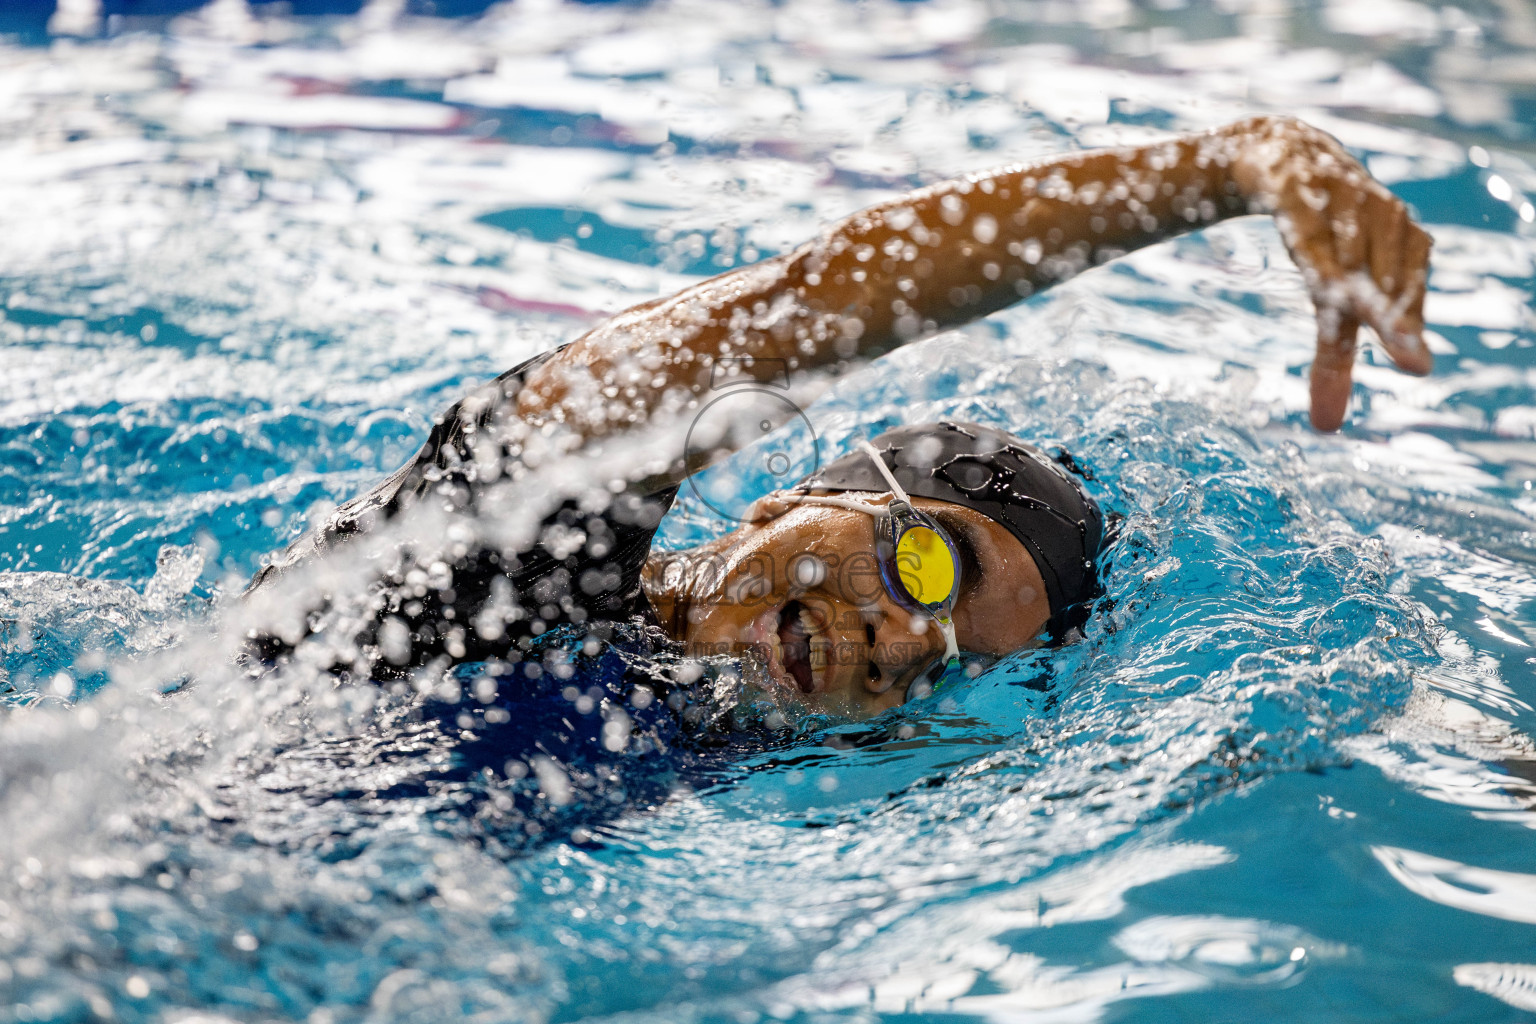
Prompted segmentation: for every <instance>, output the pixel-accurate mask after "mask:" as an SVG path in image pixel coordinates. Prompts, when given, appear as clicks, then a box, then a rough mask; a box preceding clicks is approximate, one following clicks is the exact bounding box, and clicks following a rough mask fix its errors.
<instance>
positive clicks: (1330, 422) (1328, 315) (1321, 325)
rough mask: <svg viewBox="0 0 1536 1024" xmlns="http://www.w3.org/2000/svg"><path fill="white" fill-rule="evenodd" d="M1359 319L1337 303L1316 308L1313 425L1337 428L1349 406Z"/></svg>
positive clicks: (1328, 428) (1313, 362) (1327, 428)
mask: <svg viewBox="0 0 1536 1024" xmlns="http://www.w3.org/2000/svg"><path fill="white" fill-rule="evenodd" d="M1359 330H1360V321H1359V319H1358V318H1357V317H1355V316H1354V315H1353V314H1352V313H1349V312H1346V311H1344V310H1341V309H1339V308H1338V307H1336V306H1323V305H1319V306H1318V310H1317V357H1316V358H1315V359H1314V360H1313V361H1312V376H1311V391H1312V425H1313V426H1314V427H1316V428H1317V429H1318V430H1326V431H1333V430H1338V429H1339V427H1340V426H1342V425H1343V423H1344V413H1345V412H1346V411H1347V410H1348V408H1349V388H1350V382H1351V379H1352V375H1353V373H1354V369H1355V341H1356V338H1357V336H1358V332H1359Z"/></svg>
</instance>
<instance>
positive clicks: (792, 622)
mask: <svg viewBox="0 0 1536 1024" xmlns="http://www.w3.org/2000/svg"><path fill="white" fill-rule="evenodd" d="M778 633H779V651H778V653H779V657H780V660H781V662H782V664H783V666H784V671H785V672H787V673H789V675H790V676H791V677H792V678H793V679H794V681H795V685H796V686H797V687H799V689H800V692H801V693H815V692H817V691H818V690H822V689H825V678H824V677H825V675H826V670H827V662H828V657H827V655H828V653H829V651H830V648H831V646H832V642H831V640H830V639H829V638H828V637H827V635H826V631H825V630H824V629H823V628H822V626H821V622H820V619H819V618H818V616H817V615H816V613H815V612H813V611H812V610H811V609H810V608H809V607H808V606H807V605H804V604H802V603H800V602H799V601H790V602H789V603H787V604H785V605H784V607H783V608H782V609H781V610H780V611H779V624H778Z"/></svg>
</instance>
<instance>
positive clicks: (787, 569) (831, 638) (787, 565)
mask: <svg viewBox="0 0 1536 1024" xmlns="http://www.w3.org/2000/svg"><path fill="white" fill-rule="evenodd" d="M848 496H849V497H856V498H860V499H862V500H865V501H868V502H872V503H876V504H884V503H885V502H886V501H888V500H889V495H874V494H861V493H857V492H855V493H852V494H850V495H848ZM913 504H914V505H915V506H917V507H918V508H920V509H922V510H923V511H925V512H927V513H929V514H930V515H933V516H934V517H935V518H936V519H938V520H939V522H940V524H941V525H943V526H944V528H945V529H946V530H947V531H948V533H949V534H950V536H951V537H952V538H953V539H954V541H955V543H956V546H957V547H958V548H959V551H960V556H961V563H962V564H961V592H960V598H959V601H958V602H957V604H956V606H955V613H954V622H955V629H956V634H957V638H958V640H959V643H960V647H961V649H962V650H966V651H971V652H973V653H977V654H1007V653H1008V652H1010V651H1015V650H1018V649H1019V648H1021V647H1027V646H1029V645H1030V644H1032V643H1034V642H1035V641H1036V640H1037V639H1038V637H1039V636H1040V633H1041V631H1042V630H1043V629H1044V627H1045V623H1046V620H1047V619H1048V618H1049V617H1050V603H1049V601H1048V599H1047V598H1046V594H1045V584H1044V582H1043V581H1042V580H1041V577H1040V570H1039V568H1038V567H1037V566H1036V565H1035V562H1034V559H1033V558H1032V557H1031V556H1030V554H1029V552H1028V551H1027V550H1026V549H1025V548H1024V546H1023V545H1022V544H1020V543H1019V541H1018V540H1017V538H1015V537H1014V536H1013V535H1012V534H1010V533H1009V532H1008V531H1007V530H1005V529H1004V528H1003V527H1001V526H999V525H998V524H997V523H996V522H994V521H992V520H991V519H988V518H987V517H986V516H984V515H982V514H981V513H979V512H976V511H974V510H972V509H968V508H965V507H964V506H961V505H955V504H952V503H950V502H946V501H935V500H932V499H928V498H915V499H913ZM747 518H748V520H749V525H747V526H744V527H742V528H741V529H739V530H736V531H735V532H733V533H731V534H728V535H726V536H725V537H722V538H720V539H719V540H717V541H714V542H712V543H710V544H708V545H705V546H704V547H702V548H699V549H696V550H695V551H693V552H689V553H688V557H687V558H686V559H676V560H673V561H670V562H669V561H667V560H666V559H665V557H664V556H663V557H662V558H660V559H656V560H653V562H652V564H651V565H650V566H648V572H647V580H646V589H647V591H648V592H649V594H650V596H651V599H652V601H653V602H654V603H655V604H656V605H657V608H658V611H659V612H660V613H661V618H662V620H663V622H667V621H669V620H670V621H671V622H672V623H673V624H674V625H673V628H674V630H675V631H676V632H678V633H680V634H681V635H679V636H678V639H680V640H682V641H684V642H685V643H686V644H687V646H688V651H689V653H690V654H692V655H694V656H707V655H711V654H722V653H732V652H742V651H746V650H756V651H758V652H759V653H760V654H762V655H764V656H765V660H766V662H767V665H768V672H769V675H770V677H771V678H772V680H773V684H774V685H775V686H776V687H778V688H780V689H781V690H782V691H783V692H785V693H787V694H794V695H796V696H797V697H800V698H802V699H804V700H805V701H806V702H807V703H809V704H812V705H815V706H817V707H818V708H821V709H824V710H827V711H831V712H834V713H837V714H842V715H849V716H854V717H864V716H868V715H874V714H878V713H880V712H882V711H884V710H886V709H887V708H891V707H895V706H896V705H898V704H900V703H902V701H903V700H904V699H905V698H906V692H907V687H908V686H909V685H910V684H911V683H912V681H913V680H914V679H916V678H917V676H918V675H919V674H920V673H922V672H923V671H925V670H926V669H927V668H929V667H930V666H931V665H932V664H933V662H934V660H935V659H936V658H938V657H940V656H941V655H942V654H943V653H944V637H943V634H942V633H941V631H940V630H939V628H938V625H937V624H936V623H934V622H933V620H932V619H931V618H929V617H928V616H926V615H922V614H914V613H912V612H910V611H908V610H907V609H905V608H903V607H902V606H901V605H899V604H897V603H896V602H895V600H893V599H892V597H891V596H890V594H889V593H888V592H887V591H886V589H885V585H884V583H883V582H882V581H881V577H880V567H879V562H878V561H876V558H875V550H874V548H875V534H874V523H873V521H872V519H871V517H870V516H869V515H868V514H866V513H863V512H857V511H854V510H851V509H841V508H831V507H827V506H823V505H805V504H792V503H788V502H785V501H782V500H781V499H780V498H779V496H778V495H777V494H773V495H769V496H768V497H766V498H764V499H762V500H761V501H759V502H757V503H756V504H755V505H754V506H753V508H752V510H751V512H750V513H749V515H748V516H747Z"/></svg>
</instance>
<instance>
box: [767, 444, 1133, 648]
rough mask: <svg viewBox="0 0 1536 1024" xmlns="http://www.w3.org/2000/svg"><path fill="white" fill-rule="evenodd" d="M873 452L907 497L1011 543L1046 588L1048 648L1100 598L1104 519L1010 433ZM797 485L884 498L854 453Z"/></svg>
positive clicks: (1071, 483) (867, 465)
mask: <svg viewBox="0 0 1536 1024" xmlns="http://www.w3.org/2000/svg"><path fill="white" fill-rule="evenodd" d="M872 443H873V444H874V446H875V448H876V449H877V450H878V451H879V452H880V455H881V457H882V458H884V459H885V464H886V465H887V466H889V467H890V469H891V472H892V474H894V475H895V477H896V481H897V483H899V484H901V486H902V487H904V488H905V489H906V491H907V493H908V494H911V495H913V496H915V497H923V498H936V499H938V500H940V501H949V502H953V503H954V504H956V505H964V506H965V507H966V508H970V509H975V510H976V511H977V512H980V513H981V514H982V515H984V516H986V517H987V518H989V519H991V520H993V521H994V522H997V523H999V524H1001V525H1002V526H1003V528H1004V529H1006V530H1007V531H1008V532H1009V533H1011V534H1013V535H1014V536H1015V537H1017V538H1018V539H1019V543H1020V544H1023V545H1024V547H1025V549H1026V550H1027V551H1028V552H1029V553H1030V554H1031V555H1032V556H1034V559H1035V564H1036V565H1038V566H1039V567H1040V575H1041V577H1042V578H1043V579H1044V580H1045V591H1046V597H1047V598H1049V599H1050V603H1051V619H1050V622H1048V623H1047V624H1046V629H1047V631H1048V632H1049V633H1050V635H1051V637H1052V639H1053V640H1058V641H1059V640H1061V639H1062V638H1063V637H1064V636H1065V634H1066V632H1067V631H1068V630H1069V629H1072V628H1073V627H1074V626H1080V625H1082V624H1083V622H1085V621H1086V620H1087V618H1088V603H1089V602H1090V601H1092V600H1093V599H1094V598H1095V597H1097V596H1098V595H1099V593H1100V590H1099V574H1098V569H1097V566H1096V559H1097V558H1098V554H1099V545H1100V544H1101V543H1102V542H1103V539H1104V517H1103V515H1102V513H1100V511H1099V507H1098V505H1097V504H1095V503H1094V500H1093V499H1092V498H1090V497H1089V496H1088V494H1087V493H1086V492H1085V491H1084V490H1083V488H1082V485H1081V484H1080V483H1079V482H1078V481H1077V479H1076V478H1075V477H1074V476H1073V475H1072V474H1071V473H1069V472H1067V470H1066V469H1065V468H1063V467H1062V465H1061V464H1060V463H1058V462H1057V461H1056V460H1054V459H1052V458H1051V457H1050V456H1049V455H1047V454H1045V453H1044V452H1042V451H1041V450H1040V449H1038V448H1036V447H1035V446H1034V445H1031V444H1027V443H1025V442H1024V441H1021V440H1019V439H1018V438H1016V437H1014V436H1013V435H1011V434H1005V433H1003V432H1002V431H1001V430H994V429H993V428H991V427H983V426H979V425H977V424H974V423H950V422H943V423H921V424H917V425H914V426H907V427H897V428H895V429H894V430H887V431H886V432H885V433H883V434H881V435H880V436H879V437H877V438H875V439H874V441H873V442H872ZM796 486H797V489H798V488H815V489H819V490H826V491H875V492H884V491H888V490H889V489H890V485H889V484H887V483H886V481H885V478H884V477H883V476H881V474H880V471H879V470H878V469H876V468H875V466H874V465H873V464H872V463H871V462H870V459H869V455H868V454H866V453H865V452H862V451H856V452H850V453H849V454H847V455H844V456H842V457H841V458H838V459H835V460H834V461H832V462H829V463H827V465H825V466H823V467H822V468H821V469H820V470H818V471H817V472H815V473H812V474H811V475H810V476H808V477H806V478H805V479H804V480H801V481H800V483H799V484H798V485H796Z"/></svg>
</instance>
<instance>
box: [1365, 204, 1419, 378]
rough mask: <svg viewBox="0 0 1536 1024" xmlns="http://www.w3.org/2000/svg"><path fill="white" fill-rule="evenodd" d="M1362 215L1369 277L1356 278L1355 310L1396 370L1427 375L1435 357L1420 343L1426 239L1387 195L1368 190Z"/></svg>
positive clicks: (1403, 210) (1401, 207) (1405, 208)
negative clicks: (1364, 215) (1364, 216)
mask: <svg viewBox="0 0 1536 1024" xmlns="http://www.w3.org/2000/svg"><path fill="white" fill-rule="evenodd" d="M1368 202H1369V206H1370V207H1371V208H1370V209H1369V214H1370V216H1369V217H1368V220H1367V227H1368V231H1369V240H1368V242H1367V246H1366V248H1367V250H1368V253H1369V274H1370V278H1369V281H1357V283H1356V287H1355V288H1354V289H1353V290H1354V291H1355V292H1356V295H1355V296H1354V298H1355V302H1354V305H1355V307H1356V312H1357V313H1358V314H1359V315H1360V317H1361V319H1363V320H1364V321H1365V322H1366V323H1368V324H1370V325H1371V327H1372V329H1374V330H1375V331H1376V334H1377V336H1378V337H1379V338H1381V343H1382V347H1384V348H1385V349H1386V350H1387V355H1389V356H1390V357H1391V358H1392V362H1393V363H1395V364H1396V365H1397V367H1398V369H1400V370H1403V371H1404V372H1406V373H1413V374H1426V373H1428V372H1429V371H1430V370H1431V369H1432V368H1433V365H1434V357H1433V356H1432V355H1431V354H1430V351H1429V347H1428V346H1427V345H1425V343H1424V291H1425V287H1426V283H1427V281H1428V278H1429V249H1430V245H1431V239H1430V237H1429V234H1428V233H1427V232H1426V231H1424V229H1423V228H1421V227H1419V226H1418V225H1417V224H1415V223H1413V220H1412V218H1410V217H1409V215H1408V208H1407V207H1406V206H1405V205H1403V203H1402V201H1401V200H1399V199H1397V198H1396V197H1395V196H1392V195H1390V194H1385V193H1384V194H1382V195H1379V196H1375V195H1373V196H1372V197H1371V198H1370V200H1369V201H1368Z"/></svg>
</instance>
